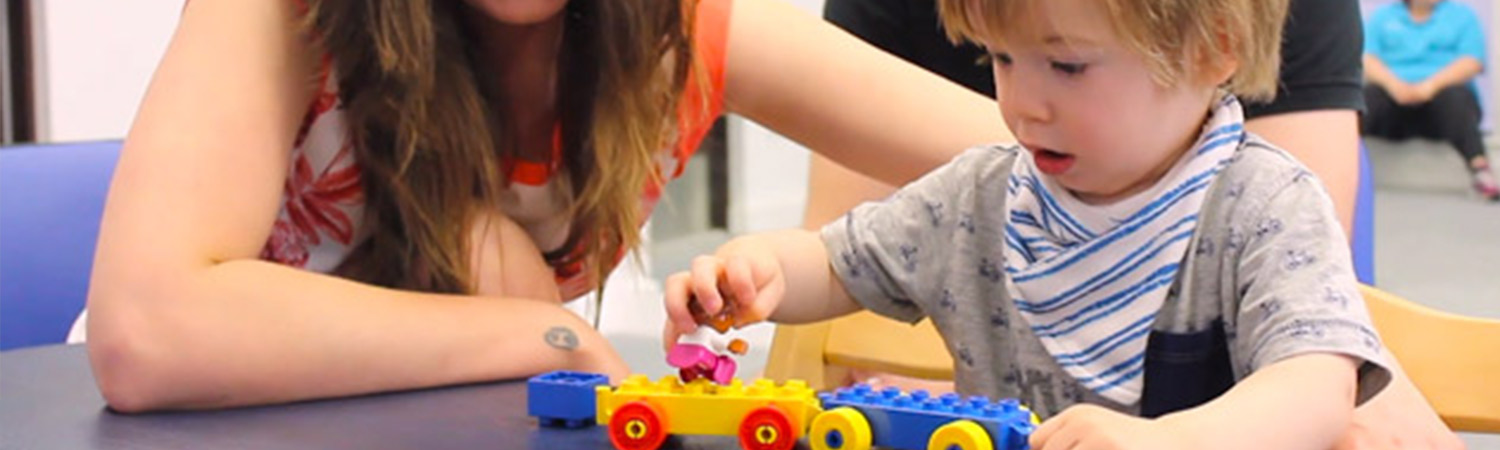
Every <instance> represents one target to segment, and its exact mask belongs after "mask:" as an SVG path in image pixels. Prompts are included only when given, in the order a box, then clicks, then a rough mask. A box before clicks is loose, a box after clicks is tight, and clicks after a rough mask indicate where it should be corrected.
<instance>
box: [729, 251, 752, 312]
mask: <svg viewBox="0 0 1500 450" xmlns="http://www.w3.org/2000/svg"><path fill="white" fill-rule="evenodd" d="M724 265H725V267H724V278H725V284H727V286H726V287H727V288H728V289H727V291H729V300H730V301H731V302H734V305H735V307H736V308H737V310H739V311H744V310H746V309H748V308H751V307H753V306H755V305H754V304H753V303H754V302H755V301H756V298H755V297H756V295H755V291H756V286H755V273H754V272H752V271H751V268H750V261H749V260H747V259H745V258H743V257H732V258H729V259H728V260H727V261H725V262H724Z"/></svg>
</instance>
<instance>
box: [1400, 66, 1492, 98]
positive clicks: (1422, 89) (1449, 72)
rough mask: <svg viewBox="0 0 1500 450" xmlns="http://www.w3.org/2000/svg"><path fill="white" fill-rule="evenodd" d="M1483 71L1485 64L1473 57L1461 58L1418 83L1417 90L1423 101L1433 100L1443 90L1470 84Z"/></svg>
mask: <svg viewBox="0 0 1500 450" xmlns="http://www.w3.org/2000/svg"><path fill="white" fill-rule="evenodd" d="M1482 71H1484V63H1481V62H1479V60H1478V59H1475V58H1474V57H1472V56H1461V57H1459V58H1458V59H1457V60H1454V61H1453V62H1452V63H1449V64H1448V65H1447V66H1443V69H1442V70H1439V71H1437V73H1434V74H1432V76H1430V77H1427V79H1425V80H1422V82H1421V83H1417V86H1416V90H1417V92H1418V93H1420V94H1421V98H1422V100H1423V101H1427V100H1432V98H1433V97H1436V96H1437V93H1438V92H1440V91H1442V90H1443V89H1445V88H1447V87H1449V86H1453V85H1458V84H1463V83H1468V82H1469V80H1473V79H1474V77H1477V76H1479V72H1482Z"/></svg>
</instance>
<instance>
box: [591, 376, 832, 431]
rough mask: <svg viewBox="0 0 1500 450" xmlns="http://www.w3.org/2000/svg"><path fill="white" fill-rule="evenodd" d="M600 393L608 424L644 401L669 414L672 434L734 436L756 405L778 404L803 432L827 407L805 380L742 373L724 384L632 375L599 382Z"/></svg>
mask: <svg viewBox="0 0 1500 450" xmlns="http://www.w3.org/2000/svg"><path fill="white" fill-rule="evenodd" d="M594 392H595V394H596V395H597V401H596V402H595V404H596V405H597V406H596V407H597V409H598V414H597V415H596V417H597V418H596V420H597V421H598V422H599V424H600V425H605V426H608V425H609V420H610V418H611V417H613V413H614V411H615V410H617V409H619V408H620V406H621V405H624V404H626V403H629V402H632V401H636V400H644V401H646V402H649V403H651V404H652V405H654V406H656V407H657V408H658V409H659V410H660V411H661V413H662V415H664V416H666V417H663V419H664V421H665V422H666V423H667V430H668V432H670V433H672V434H708V435H725V436H734V435H736V433H738V431H739V425H740V422H741V421H742V420H743V419H744V418H745V416H746V415H748V414H749V413H750V411H751V410H754V409H755V408H759V407H762V406H767V405H775V406H776V407H777V408H780V409H781V410H782V411H783V412H785V413H786V414H787V417H788V419H790V420H791V423H792V428H793V430H794V431H795V432H796V433H797V435H798V436H800V435H801V434H802V433H804V432H805V431H806V430H807V425H808V423H810V422H811V421H812V418H813V416H816V415H817V414H818V413H820V412H822V411H823V408H822V407H821V406H819V405H820V404H819V402H818V398H817V394H816V393H815V392H814V391H813V390H812V388H810V387H808V386H807V383H806V382H803V381H801V380H792V381H788V382H786V383H785V384H781V385H777V384H776V383H775V382H772V381H771V380H766V379H758V380H755V381H754V382H752V383H750V384H745V383H744V382H743V381H742V380H740V379H738V378H736V379H734V380H733V381H731V382H730V383H729V384H727V385H722V386H721V385H718V384H714V383H713V382H711V381H709V380H706V379H697V380H693V381H691V382H689V383H686V384H684V383H683V382H682V381H681V380H679V379H677V377H676V376H670V375H669V376H665V377H662V378H661V379H660V380H657V381H655V382H653V381H651V380H650V378H648V377H647V376H645V375H632V376H630V378H626V379H625V382H623V383H621V384H620V386H619V387H615V388H611V387H609V386H598V387H596V388H595V390H594Z"/></svg>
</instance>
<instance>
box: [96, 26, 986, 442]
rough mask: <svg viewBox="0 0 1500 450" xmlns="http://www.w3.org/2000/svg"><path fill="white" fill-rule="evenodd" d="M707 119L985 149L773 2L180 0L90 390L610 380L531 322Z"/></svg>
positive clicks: (919, 77) (165, 397)
mask: <svg viewBox="0 0 1500 450" xmlns="http://www.w3.org/2000/svg"><path fill="white" fill-rule="evenodd" d="M787 74H796V76H795V77H792V76H787ZM869 92H880V93H881V95H878V96H872V95H867V94H868V93H869ZM722 111H732V112H736V113H739V114H742V115H744V116H747V117H749V118H751V119H753V120H756V121H758V122H761V123H763V124H765V125H767V126H769V127H771V128H773V129H775V130H777V131H778V132H780V133H782V134H785V135H788V136H790V137H792V138H794V139H797V140H799V141H801V142H802V143H803V144H805V145H807V146H809V147H811V148H815V149H819V150H820V151H821V152H822V153H823V154H824V155H826V156H828V157H830V158H832V159H834V160H836V161H841V162H843V163H845V164H847V165H849V166H850V167H854V168H856V169H857V170H860V171H862V172H864V173H867V174H870V175H871V176H874V177H876V178H878V179H881V180H883V181H886V182H888V183H893V184H894V183H901V182H904V181H906V180H909V179H911V178H915V177H916V176H917V175H919V174H920V173H921V171H922V168H926V167H934V166H936V165H938V164H939V163H941V162H942V161H943V160H945V159H946V158H947V155H948V154H949V151H951V149H955V148H963V147H965V146H967V145H969V144H972V143H974V142H983V141H989V140H994V139H996V138H997V137H998V135H996V134H994V131H992V127H991V124H993V123H997V119H998V114H996V111H995V110H994V109H993V106H992V103H989V102H987V101H985V99H984V98H983V97H980V96H978V95H975V94H972V93H968V92H966V91H964V90H963V89H962V88H959V87H956V86H953V85H951V84H948V83H946V82H944V81H942V80H941V79H939V78H937V77H933V76H930V75H928V74H926V73H924V72H922V71H921V70H920V69H917V68H914V67H910V66H907V65H904V64H902V63H900V62H899V61H898V60H895V59H894V58H890V57H888V56H885V55H883V54H882V53H880V52H879V51H877V50H874V49H872V48H869V47H868V46H865V45H864V44H862V43H860V42H858V41H857V40H855V39H852V38H850V37H849V36H847V35H845V34H842V33H841V32H839V31H837V30H835V29H833V28H831V27H829V26H827V25H825V24H822V23H821V22H819V21H817V20H816V19H815V18H813V17H810V16H808V15H806V14H804V13H802V12H800V11H798V10H796V9H795V8H792V7H790V6H788V5H785V4H781V3H776V2H768V1H740V2H731V1H729V0H702V1H691V0H690V1H683V2H681V3H679V2H616V1H612V0H572V1H567V0H534V1H525V2H522V1H513V0H465V1H463V2H457V1H433V0H373V1H369V2H322V1H317V0H309V1H308V2H307V3H306V4H298V3H294V2H291V1H285V2H259V1H246V2H204V1H200V2H192V3H191V4H189V5H188V6H187V7H186V9H185V10H184V12H183V16H182V19H181V22H180V25H179V28H178V30H177V32H176V35H175V36H174V37H173V41H172V43H171V45H170V47H169V48H168V51H167V54H166V56H165V57H164V59H163V60H162V62H161V65H160V67H159V69H158V70H157V72H156V76H155V78H154V79H153V81H152V84H151V87H150V89H149V90H148V93H147V96H146V98H145V100H144V102H143V104H142V106H141V109H140V112H139V116H138V118H137V121H136V122H135V124H134V126H133V127H132V129H131V131H130V134H129V136H128V138H127V139H126V143H125V148H124V151H123V154H122V156H121V160H120V163H119V166H118V168H117V172H116V175H115V177H116V178H115V180H114V184H113V186H112V188H111V193H110V198H109V200H108V203H107V206H106V211H105V218H104V223H103V224H102V229H101V236H100V241H99V249H98V253H97V256H96V263H95V266H94V274H93V281H92V288H91V292H90V295H89V309H90V315H91V316H90V317H89V319H88V321H87V328H88V335H89V344H88V345H89V354H90V359H91V362H92V364H93V367H94V371H95V374H96V378H97V381H98V384H99V386H100V389H101V391H102V392H103V394H104V397H105V399H106V400H107V401H108V402H109V404H110V405H111V407H113V408H114V409H116V410H119V411H125V412H133V411H144V410H156V409H178V408H215V407H229V406H237V405H250V404H264V403H273V402H285V401H295V400H304V399H313V398H323V397H333V396H344V395H354V394H361V393H369V392H379V391H388V390H395V389H408V388H418V387H426V386H436V385H446V384H455V383H464V382H473V381H481V380H492V379H502V378H511V377H520V376H526V375H530V374H535V373H539V372H543V371H546V370H552V369H560V368H571V369H577V370H592V371H599V372H604V373H608V374H610V375H611V376H615V377H619V376H620V375H623V374H624V373H626V371H627V368H626V367H625V365H624V363H623V362H622V361H621V360H620V358H619V356H618V355H617V354H615V352H614V351H613V350H612V349H611V348H610V347H609V345H608V343H607V342H605V341H604V339H602V338H601V337H600V336H599V335H598V333H596V332H595V331H594V330H592V329H591V328H590V327H589V326H587V324H585V323H583V322H582V321H581V320H579V319H578V317H577V316H576V315H573V314H572V313H571V312H568V311H566V310H564V309H563V308H562V307H561V306H560V303H561V302H563V301H566V300H569V299H571V298H574V297H575V296H577V295H579V294H582V293H584V292H586V291H589V290H592V289H595V288H597V286H598V281H599V280H601V279H602V274H604V273H607V272H608V271H609V269H610V268H612V267H613V266H614V264H615V263H616V262H617V261H618V260H619V258H620V255H621V253H622V252H623V251H624V250H625V249H628V248H631V247H633V246H634V245H636V243H637V242H638V235H637V229H638V226H639V224H640V222H641V221H642V220H643V219H644V217H645V216H646V215H647V214H648V213H649V211H650V208H651V206H652V204H653V202H654V199H655V197H656V195H657V192H658V189H659V188H660V183H662V182H664V181H665V180H666V179H669V178H670V177H672V176H675V175H676V171H677V170H678V168H679V167H680V164H681V163H682V162H683V161H684V160H685V159H686V157H687V156H688V154H689V153H690V152H691V151H692V149H693V148H694V147H696V144H697V140H698V139H699V138H701V136H702V134H703V132H704V130H706V129H707V126H708V123H710V122H711V121H712V120H713V118H714V117H715V116H717V115H719V114H720V113H721V112H722ZM919 117H920V118H922V119H921V120H914V119H916V118H919ZM872 154H874V155H881V156H882V157H881V158H869V157H867V156H866V155H872ZM862 156H865V157H862Z"/></svg>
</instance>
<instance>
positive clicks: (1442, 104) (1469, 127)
mask: <svg viewBox="0 0 1500 450" xmlns="http://www.w3.org/2000/svg"><path fill="white" fill-rule="evenodd" d="M1421 109H1422V112H1423V116H1424V119H1423V121H1422V126H1421V128H1422V130H1421V131H1422V134H1424V135H1427V136H1430V137H1433V138H1436V139H1441V140H1443V141H1445V142H1447V143H1449V144H1452V145H1453V147H1454V148H1455V149H1457V150H1458V153H1459V154H1460V155H1462V156H1463V159H1464V163H1465V165H1466V167H1467V168H1468V169H1469V173H1470V174H1471V176H1472V177H1473V178H1474V189H1475V190H1477V191H1479V194H1480V195H1481V196H1483V197H1485V198H1486V199H1489V200H1491V201H1500V184H1497V183H1496V181H1495V176H1494V174H1493V173H1492V172H1491V171H1490V164H1489V159H1488V158H1486V157H1485V154H1484V138H1483V137H1481V136H1480V134H1479V118H1480V110H1479V100H1478V99H1477V98H1476V97H1475V96H1474V91H1472V90H1470V89H1469V87H1468V85H1466V84H1465V85H1456V86H1449V87H1447V88H1445V89H1443V90H1442V91H1440V92H1438V94H1437V95H1436V96H1434V97H1433V98H1432V101H1430V102H1428V103H1427V104H1425V105H1422V108H1421Z"/></svg>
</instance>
